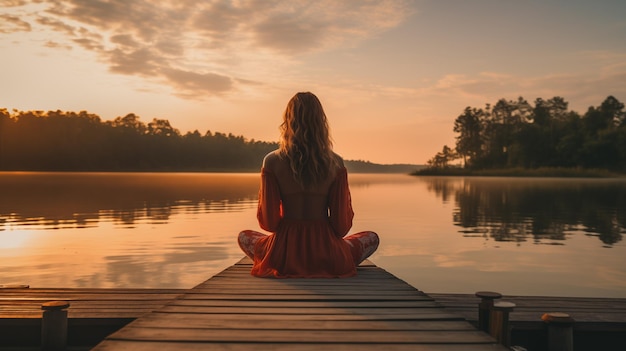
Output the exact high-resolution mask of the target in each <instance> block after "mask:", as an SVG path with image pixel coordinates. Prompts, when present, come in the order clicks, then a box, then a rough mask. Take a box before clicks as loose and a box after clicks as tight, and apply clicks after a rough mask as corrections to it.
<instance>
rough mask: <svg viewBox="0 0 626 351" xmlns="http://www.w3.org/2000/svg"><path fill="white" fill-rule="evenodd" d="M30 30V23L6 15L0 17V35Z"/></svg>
mask: <svg viewBox="0 0 626 351" xmlns="http://www.w3.org/2000/svg"><path fill="white" fill-rule="evenodd" d="M31 29H32V28H31V26H30V23H28V22H25V21H23V20H21V19H20V18H19V17H16V16H11V15H7V14H1V15H0V33H14V32H30V31H31Z"/></svg>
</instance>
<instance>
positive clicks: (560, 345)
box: [541, 312, 574, 351]
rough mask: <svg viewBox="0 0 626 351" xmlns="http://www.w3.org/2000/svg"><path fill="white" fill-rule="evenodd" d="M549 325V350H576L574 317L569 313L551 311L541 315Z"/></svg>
mask: <svg viewBox="0 0 626 351" xmlns="http://www.w3.org/2000/svg"><path fill="white" fill-rule="evenodd" d="M541 320H542V321H544V322H545V323H546V324H547V325H548V350H549V351H573V350H574V319H573V318H572V317H570V315H569V314H567V313H562V312H551V313H546V314H544V315H543V316H541Z"/></svg>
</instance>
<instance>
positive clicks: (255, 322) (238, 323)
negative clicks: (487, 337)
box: [133, 313, 474, 330]
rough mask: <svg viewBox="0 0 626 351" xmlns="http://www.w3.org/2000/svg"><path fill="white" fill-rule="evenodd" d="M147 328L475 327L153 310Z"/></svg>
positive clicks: (457, 323) (139, 322) (142, 321)
mask: <svg viewBox="0 0 626 351" xmlns="http://www.w3.org/2000/svg"><path fill="white" fill-rule="evenodd" d="M133 327H144V328H165V327H167V328H216V329H243V330H245V329H277V330H298V329H309V330H316V329H328V330H474V327H472V326H471V325H470V324H469V323H466V322H465V321H462V320H455V321H450V320H445V321H438V320H426V321H420V320H410V321H397V320H388V321H381V320H336V319H331V320H310V319H306V320H305V319H300V320H296V319H271V320H264V319H254V318H250V319H224V318H206V316H204V315H189V314H176V313H167V314H166V313H151V314H148V315H146V316H144V317H143V318H141V319H138V320H137V321H135V322H133Z"/></svg>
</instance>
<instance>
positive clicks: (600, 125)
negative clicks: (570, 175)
mask: <svg viewBox="0 0 626 351" xmlns="http://www.w3.org/2000/svg"><path fill="white" fill-rule="evenodd" d="M453 130H454V132H455V133H456V145H455V146H454V147H450V146H448V145H445V146H444V147H443V149H442V151H441V152H438V153H437V154H436V155H435V156H433V158H431V159H430V160H429V161H428V166H429V169H431V170H432V169H435V170H436V169H439V170H441V169H448V168H450V167H451V165H452V162H454V161H455V160H459V159H461V160H462V165H463V167H464V168H466V169H470V170H481V169H506V168H524V169H537V168H578V169H605V170H610V171H616V172H624V171H626V112H625V111H624V104H623V103H622V102H620V101H619V100H617V99H616V98H615V97H613V96H608V97H607V98H606V99H605V100H604V101H603V102H602V103H601V104H600V105H599V106H591V107H589V109H588V110H587V112H585V114H583V115H581V114H579V113H577V112H575V111H571V110H569V108H568V102H567V101H565V100H564V99H563V98H562V97H558V96H556V97H553V98H551V99H548V100H544V99H542V98H537V99H536V100H535V101H534V103H533V104H530V103H528V102H527V101H526V100H525V99H524V98H522V97H519V98H518V99H517V101H515V100H506V99H500V100H498V102H496V104H495V105H493V106H491V105H490V104H486V106H485V107H484V108H475V107H470V106H468V107H466V108H465V110H464V111H463V113H462V114H461V115H459V116H458V117H457V118H456V119H455V121H454V128H453Z"/></svg>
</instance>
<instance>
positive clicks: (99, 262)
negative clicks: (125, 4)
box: [0, 172, 626, 298]
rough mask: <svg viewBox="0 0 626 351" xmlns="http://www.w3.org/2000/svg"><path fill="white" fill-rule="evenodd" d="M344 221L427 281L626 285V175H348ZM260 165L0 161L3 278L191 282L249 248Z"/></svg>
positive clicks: (607, 293) (513, 291)
mask: <svg viewBox="0 0 626 351" xmlns="http://www.w3.org/2000/svg"><path fill="white" fill-rule="evenodd" d="M349 181H350V187H351V192H352V201H353V207H354V210H355V213H356V216H355V219H354V225H353V228H352V230H351V232H352V233H354V232H358V231H362V230H373V231H376V232H377V233H379V235H380V237H381V245H380V248H379V250H378V252H376V253H375V254H374V255H373V256H372V257H371V260H372V261H373V262H374V263H376V264H377V265H379V266H380V267H382V268H384V269H385V270H387V271H389V272H391V273H392V274H394V275H396V276H398V277H399V278H401V279H403V280H405V281H407V282H408V283H410V284H411V285H413V286H415V287H417V288H418V289H420V290H422V291H425V292H427V293H428V292H433V293H474V292H475V291H479V290H493V291H498V292H501V293H503V294H507V295H544V296H548V295H552V296H588V297H622V298H625V297H626V245H625V243H624V240H623V236H624V235H625V234H626V179H553V178H480V177H476V178H473V177H414V176H408V175H402V174H350V175H349ZM258 184H259V175H258V174H244V173H40V172H2V173H0V189H2V190H1V192H0V284H10V283H18V284H29V285H30V286H31V287H34V288H35V287H36V288H39V287H59V288H63V287H67V288H70V287H72V288H76V287H94V288H111V287H126V288H191V287H193V286H195V285H197V284H199V283H201V282H203V281H204V280H206V279H208V278H209V277H211V276H212V275H213V274H215V273H217V272H219V271H221V270H223V269H224V268H226V267H228V266H229V265H231V264H233V263H235V262H236V261H238V260H239V259H240V258H241V257H243V253H241V251H240V250H239V247H238V246H237V243H236V236H237V234H238V232H239V231H240V230H242V229H257V230H258V224H257V222H256V217H255V215H256V202H257V191H258Z"/></svg>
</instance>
